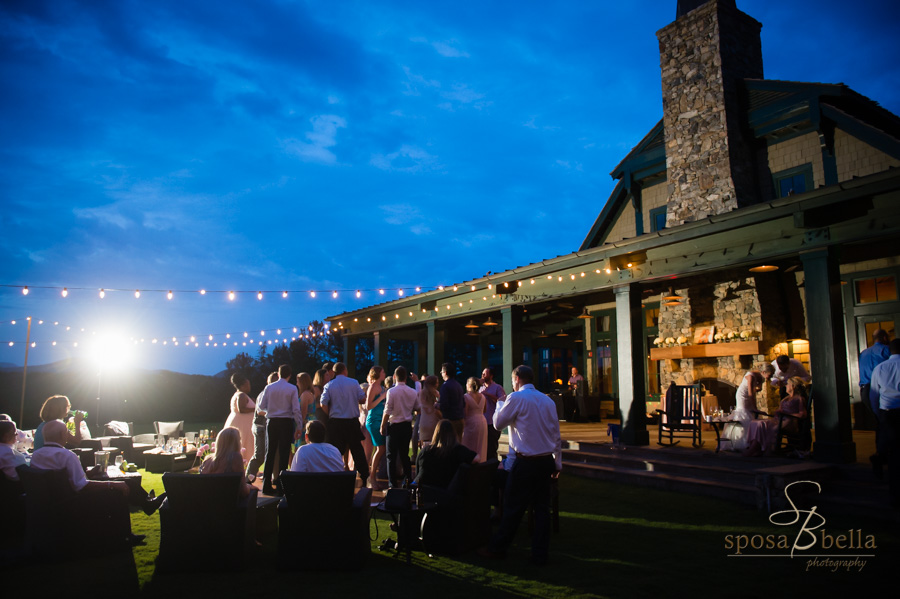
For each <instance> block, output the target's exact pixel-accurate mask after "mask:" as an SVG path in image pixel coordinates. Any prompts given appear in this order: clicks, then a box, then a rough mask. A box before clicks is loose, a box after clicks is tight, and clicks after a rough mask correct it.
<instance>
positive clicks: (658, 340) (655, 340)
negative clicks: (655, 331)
mask: <svg viewBox="0 0 900 599" xmlns="http://www.w3.org/2000/svg"><path fill="white" fill-rule="evenodd" d="M662 344H663V338H662V337H657V338H656V339H654V340H653V345H655V346H656V347H659V346H660V345H662Z"/></svg>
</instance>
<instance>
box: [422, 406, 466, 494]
mask: <svg viewBox="0 0 900 599" xmlns="http://www.w3.org/2000/svg"><path fill="white" fill-rule="evenodd" d="M475 456H476V454H475V452H474V451H472V450H471V449H469V448H468V447H466V446H465V445H462V444H460V443H459V438H458V437H457V436H456V431H455V430H454V429H453V423H452V422H450V421H449V420H447V419H444V420H441V421H440V422H438V424H437V427H435V429H434V436H433V437H432V438H431V445H429V446H428V447H426V448H425V449H423V450H422V451H420V452H419V456H418V458H417V459H416V484H418V485H428V486H431V487H438V488H441V489H446V488H447V487H449V486H450V481H452V480H453V476H454V475H455V474H456V471H457V470H458V469H459V465H460V464H471V463H472V461H473V460H474V459H475Z"/></svg>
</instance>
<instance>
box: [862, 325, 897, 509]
mask: <svg viewBox="0 0 900 599" xmlns="http://www.w3.org/2000/svg"><path fill="white" fill-rule="evenodd" d="M889 347H890V349H891V357H890V358H888V359H887V360H885V361H884V362H882V363H881V364H879V365H878V366H876V367H875V368H874V370H872V380H871V386H870V388H869V398H870V399H871V400H872V401H877V402H878V407H879V412H878V421H879V426H880V427H881V431H882V434H881V438H880V441H881V444H880V445H879V446H878V454H879V455H880V456H883V457H884V458H886V460H887V463H888V472H889V474H890V479H889V483H888V484H889V489H890V493H891V505H892V506H893V507H894V508H895V509H897V508H900V339H893V340H892V341H891V343H890V346H889Z"/></svg>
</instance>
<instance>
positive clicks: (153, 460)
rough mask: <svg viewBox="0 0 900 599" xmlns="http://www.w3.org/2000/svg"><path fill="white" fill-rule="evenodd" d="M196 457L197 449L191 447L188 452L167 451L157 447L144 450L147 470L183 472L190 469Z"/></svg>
mask: <svg viewBox="0 0 900 599" xmlns="http://www.w3.org/2000/svg"><path fill="white" fill-rule="evenodd" d="M196 457H197V450H196V449H190V450H188V451H187V453H166V452H165V451H163V450H161V449H159V448H158V447H157V448H156V449H151V450H149V451H145V452H144V460H145V461H146V465H145V466H144V468H145V469H146V470H147V472H181V471H183V470H189V469H190V468H191V466H192V465H193V463H194V458H196Z"/></svg>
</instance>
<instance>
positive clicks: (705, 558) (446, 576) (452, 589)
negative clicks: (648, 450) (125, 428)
mask: <svg viewBox="0 0 900 599" xmlns="http://www.w3.org/2000/svg"><path fill="white" fill-rule="evenodd" d="M144 486H145V488H147V489H148V490H149V489H151V488H152V489H155V490H156V492H157V493H161V492H162V490H163V489H162V482H161V477H160V475H155V474H144ZM560 509H561V531H560V533H559V534H557V535H553V538H552V540H551V564H550V565H548V566H546V567H543V568H535V567H533V566H531V565H530V564H529V562H528V560H527V558H528V555H529V551H528V549H529V539H528V536H527V532H526V527H525V525H524V523H523V526H522V527H521V529H520V534H519V537H518V539H517V543H516V544H514V545H513V546H512V547H511V549H510V552H509V556H508V558H507V559H506V560H503V561H486V560H483V559H482V558H480V557H478V556H477V555H474V554H472V555H466V556H463V557H461V558H454V559H451V558H443V557H438V558H433V559H431V558H428V557H427V556H425V555H424V554H422V553H414V554H413V563H412V565H411V566H407V565H406V564H405V562H404V561H403V560H402V559H401V558H398V557H395V556H394V554H393V553H392V552H391V553H381V552H379V551H378V550H377V549H376V546H377V545H378V544H379V543H380V541H381V540H382V539H383V538H384V537H386V536H388V534H389V532H388V527H387V522H386V521H380V522H379V526H378V532H379V533H380V537H381V538H379V539H375V540H373V542H372V546H373V553H372V556H371V559H370V561H369V564H368V567H367V568H366V569H365V570H364V571H362V572H355V573H339V574H333V573H327V572H322V573H318V572H315V571H312V572H303V573H280V572H277V571H276V570H275V569H274V568H273V567H272V566H270V565H269V564H270V563H271V562H272V557H273V555H274V551H275V543H274V538H268V539H263V541H264V546H263V547H262V548H260V549H259V550H258V553H257V555H255V556H254V557H253V558H252V560H250V562H249V563H248V564H247V567H246V569H245V570H244V571H243V572H234V573H230V572H229V573H215V574H213V573H209V574H206V573H203V572H196V573H192V574H190V575H180V576H169V575H164V576H155V575H154V564H153V560H154V558H155V556H156V552H157V550H158V545H159V517H158V516H156V515H154V516H151V517H148V516H145V515H144V514H142V513H140V514H134V515H133V516H132V527H133V530H134V532H137V533H141V534H146V535H147V544H146V546H143V547H138V548H136V549H135V550H134V562H135V566H136V576H137V585H139V586H140V588H141V590H142V594H143V595H147V596H153V597H158V596H161V595H163V594H169V593H172V592H175V593H179V594H180V593H182V592H186V593H188V595H193V594H196V593H201V594H204V595H206V594H209V593H219V592H223V593H227V596H235V595H240V596H268V597H282V596H284V597H288V596H290V597H298V596H301V595H302V596H304V597H315V596H320V595H321V596H327V597H335V596H336V597H343V596H347V597H355V598H358V599H359V598H364V597H396V596H400V597H406V596H417V597H422V596H424V597H428V598H429V599H430V598H432V597H435V598H436V597H465V596H471V597H482V596H486V597H487V596H489V597H491V598H492V599H496V598H500V597H565V598H567V599H574V598H576V597H670V596H686V597H687V596H690V597H711V596H727V597H729V598H731V597H760V596H764V595H775V596H786V595H788V594H793V593H797V594H799V595H798V596H806V595H809V594H810V593H811V592H813V591H814V592H815V594H816V595H817V596H820V597H830V596H839V597H848V596H853V594H854V593H858V592H859V591H860V589H862V588H870V589H871V588H873V585H875V584H878V583H879V582H886V581H888V580H892V579H893V577H890V578H889V574H892V569H893V567H894V559H895V558H896V557H897V555H898V551H897V549H898V546H900V544H898V537H897V535H896V529H893V530H894V534H893V535H891V534H889V533H888V530H889V529H890V526H888V525H886V524H884V523H883V522H879V521H873V520H870V519H865V518H856V517H850V518H848V517H839V516H831V515H827V514H826V518H827V523H826V525H825V528H826V529H827V530H828V531H829V533H831V532H833V533H834V534H837V533H844V534H846V531H847V530H848V529H854V530H856V529H861V530H862V531H863V534H864V535H868V534H873V535H875V537H876V544H877V548H876V549H874V550H868V551H865V552H866V553H874V554H875V557H873V558H868V560H867V564H866V565H865V567H864V568H863V569H862V571H855V570H854V571H852V572H846V571H837V572H831V571H829V570H828V569H825V568H812V569H811V570H810V571H807V559H806V558H794V559H789V558H784V557H779V558H762V557H757V558H749V557H748V558H744V557H734V556H732V557H729V556H728V554H729V553H734V549H731V550H727V549H726V547H725V538H726V535H736V534H744V535H754V534H760V535H767V534H774V535H779V534H784V533H786V532H788V530H789V531H791V532H790V537H791V542H793V537H794V536H795V535H796V531H797V527H776V526H774V525H771V524H769V523H768V520H767V517H766V515H765V514H763V513H761V512H757V511H755V510H753V509H749V508H745V507H742V506H735V505H732V504H730V503H727V502H723V501H719V500H714V499H707V498H702V497H694V496H689V495H680V494H676V493H669V492H662V491H655V490H649V489H643V488H638V487H629V486H623V485H614V484H608V483H603V482H597V481H593V480H586V479H579V478H574V477H565V476H563V477H562V478H561V480H560ZM786 529H788V530H786ZM374 534H375V527H374V524H373V526H372V535H373V536H374ZM202 549H203V543H202V539H198V540H197V550H198V551H202ZM851 553H853V552H851ZM856 553H859V551H857V552H856ZM336 558H338V559H339V556H324V555H323V556H322V559H323V561H326V560H327V561H331V560H334V559H336ZM85 567H86V568H89V567H90V564H87V565H86V566H85ZM121 574H122V575H123V578H133V577H134V568H128V567H127V566H122V567H121ZM132 585H133V581H125V582H121V583H113V585H112V586H113V588H116V589H122V590H126V589H128V588H136V586H137V585H134V586H132ZM310 593H313V594H312V595H310ZM116 594H118V593H116ZM124 594H126V595H128V594H130V593H128V592H127V591H126V592H125V593H124Z"/></svg>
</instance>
